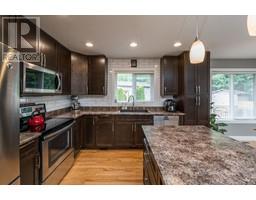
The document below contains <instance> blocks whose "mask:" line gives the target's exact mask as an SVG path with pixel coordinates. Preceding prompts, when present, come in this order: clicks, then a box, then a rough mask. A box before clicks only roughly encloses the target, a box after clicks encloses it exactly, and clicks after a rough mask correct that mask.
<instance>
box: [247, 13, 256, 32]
mask: <svg viewBox="0 0 256 200" xmlns="http://www.w3.org/2000/svg"><path fill="white" fill-rule="evenodd" d="M247 29H248V33H249V35H250V36H256V15H248V16H247Z"/></svg>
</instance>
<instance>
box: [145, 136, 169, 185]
mask: <svg viewBox="0 0 256 200" xmlns="http://www.w3.org/2000/svg"><path fill="white" fill-rule="evenodd" d="M143 144H144V152H143V182H144V185H164V181H163V178H162V175H161V173H160V170H159V167H158V166H157V163H156V161H155V159H154V155H153V153H152V151H151V149H150V146H149V145H148V142H147V140H146V138H144V140H143Z"/></svg>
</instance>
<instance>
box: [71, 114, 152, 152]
mask: <svg viewBox="0 0 256 200" xmlns="http://www.w3.org/2000/svg"><path fill="white" fill-rule="evenodd" d="M82 124H83V125H81V127H82V131H81V132H82V136H81V140H82V148H88V149H97V148H143V137H144V134H143V130H142V126H143V125H153V116H146V115H145V116H143V115H134V116H133V115H129V116H128V115H125V116H123V115H115V116H114V115H94V116H92V115H88V116H84V117H83V120H82ZM74 134H75V133H74Z"/></svg>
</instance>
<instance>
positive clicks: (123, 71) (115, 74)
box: [112, 69, 155, 104]
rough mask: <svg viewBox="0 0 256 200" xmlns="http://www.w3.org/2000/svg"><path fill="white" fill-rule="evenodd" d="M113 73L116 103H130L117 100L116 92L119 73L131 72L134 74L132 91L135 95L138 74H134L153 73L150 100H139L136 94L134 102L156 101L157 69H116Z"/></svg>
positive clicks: (114, 99)
mask: <svg viewBox="0 0 256 200" xmlns="http://www.w3.org/2000/svg"><path fill="white" fill-rule="evenodd" d="M112 73H113V75H114V76H113V79H114V84H113V85H114V86H113V91H114V92H113V95H114V96H113V101H114V103H117V104H122V103H128V102H127V101H117V99H116V92H117V74H119V73H130V74H133V76H132V92H133V95H134V92H136V80H135V79H136V78H135V77H136V76H134V74H150V75H151V84H150V86H151V92H150V101H137V100H136V96H135V95H134V97H135V100H134V102H135V103H136V104H145V103H152V102H154V98H155V84H154V83H155V71H153V70H146V69H145V70H144V69H131V70H127V69H126V70H120V69H118V70H114V71H112Z"/></svg>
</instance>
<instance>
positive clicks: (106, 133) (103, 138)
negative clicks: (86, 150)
mask: <svg viewBox="0 0 256 200" xmlns="http://www.w3.org/2000/svg"><path fill="white" fill-rule="evenodd" d="M94 129H95V130H94V131H95V138H96V147H98V148H109V147H113V143H114V119H113V117H112V116H105V115H99V116H95V117H94Z"/></svg>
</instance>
